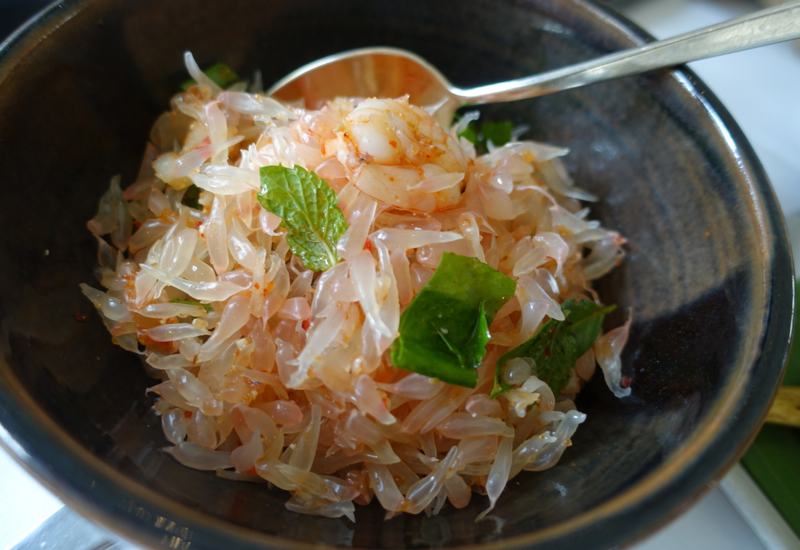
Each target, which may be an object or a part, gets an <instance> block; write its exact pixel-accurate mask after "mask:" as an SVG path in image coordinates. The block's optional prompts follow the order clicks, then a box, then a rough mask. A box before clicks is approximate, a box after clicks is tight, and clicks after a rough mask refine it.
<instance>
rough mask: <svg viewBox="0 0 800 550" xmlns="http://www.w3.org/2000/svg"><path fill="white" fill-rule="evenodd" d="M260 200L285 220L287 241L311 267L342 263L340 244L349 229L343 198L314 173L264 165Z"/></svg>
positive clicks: (301, 169) (325, 266) (317, 267)
mask: <svg viewBox="0 0 800 550" xmlns="http://www.w3.org/2000/svg"><path fill="white" fill-rule="evenodd" d="M260 174H261V192H260V193H259V194H258V202H260V203H261V205H262V206H263V207H264V208H266V209H267V210H269V211H270V212H272V213H273V214H275V215H276V216H280V217H281V218H282V219H283V221H282V222H281V227H285V228H286V229H287V230H288V234H287V235H286V242H287V243H289V247H290V248H291V249H292V253H293V254H294V255H295V256H298V257H299V258H300V261H302V262H303V265H305V266H306V267H307V268H309V269H312V270H314V271H325V270H326V269H329V268H331V267H333V266H334V265H336V264H337V263H339V254H337V252H336V243H337V242H339V237H341V236H342V233H344V232H345V231H346V230H347V222H346V221H345V219H344V214H342V211H341V210H340V209H339V206H338V203H339V198H338V197H337V196H336V192H335V191H334V190H333V189H331V188H330V186H329V185H328V184H327V183H325V182H324V181H323V180H322V179H320V178H319V176H317V175H316V174H315V173H314V172H309V171H308V170H306V169H305V168H302V167H300V166H295V167H294V168H286V167H285V166H263V167H262V168H261V172H260Z"/></svg>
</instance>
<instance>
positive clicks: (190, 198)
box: [181, 184, 203, 210]
mask: <svg viewBox="0 0 800 550" xmlns="http://www.w3.org/2000/svg"><path fill="white" fill-rule="evenodd" d="M199 200H200V188H199V187H197V186H196V185H195V184H191V185H190V186H189V187H187V188H186V192H185V193H184V194H183V198H182V199H181V202H182V203H183V204H185V205H186V206H188V207H189V208H194V209H195V210H202V209H203V207H202V206H200V203H199V202H198V201H199Z"/></svg>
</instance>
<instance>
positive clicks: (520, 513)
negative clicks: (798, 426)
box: [0, 0, 793, 549]
mask: <svg viewBox="0 0 800 550" xmlns="http://www.w3.org/2000/svg"><path fill="white" fill-rule="evenodd" d="M642 39H643V38H642V34H641V33H640V32H639V31H637V30H636V29H633V28H631V27H630V26H628V25H627V24H625V23H623V22H621V21H620V20H619V19H617V18H615V17H614V16H612V15H609V14H608V13H606V12H604V11H602V10H601V9H600V8H597V7H594V6H592V5H589V4H586V3H583V2H581V1H579V0H563V1H555V0H538V1H524V0H519V1H512V0H503V1H495V0H483V1H470V2H460V1H458V0H439V1H437V2H431V1H400V0H396V1H386V2H371V1H366V0H340V1H339V2H322V1H318V0H311V1H303V2H281V1H274V0H269V1H262V0H235V1H230V2H212V1H205V0H172V1H170V2H158V1H155V0H140V1H136V2H134V1H123V0H85V1H69V0H68V1H66V2H63V3H60V4H57V5H53V6H52V7H51V8H49V10H46V11H45V12H44V14H43V15H41V16H40V18H39V19H38V21H37V22H35V23H34V24H32V25H30V26H28V27H27V28H25V29H24V30H23V31H21V32H20V33H18V34H17V35H16V36H14V37H13V38H12V39H11V40H10V41H9V42H7V43H6V46H5V48H4V49H3V52H2V58H0V167H1V168H2V177H3V183H2V185H0V227H1V228H2V229H1V230H0V266H2V267H1V268H0V316H1V320H0V322H2V339H1V340H0V349H1V350H2V359H0V423H2V425H3V428H4V429H3V430H2V431H1V432H0V435H1V436H2V440H3V441H4V442H5V444H6V446H8V447H10V448H11V450H12V452H13V453H14V454H15V455H16V456H17V457H18V458H19V459H20V460H21V461H22V462H23V463H25V464H26V465H27V466H28V467H29V469H31V471H33V472H34V473H35V474H36V475H37V476H38V477H39V478H40V479H41V480H42V481H43V482H44V483H46V484H48V485H49V486H50V487H52V488H53V489H54V490H56V491H57V492H58V493H59V494H60V495H61V496H62V497H63V498H65V499H66V500H67V502H69V503H70V504H72V505H74V506H76V507H77V508H78V509H79V510H81V511H83V512H84V513H86V514H87V515H90V516H91V517H93V518H95V519H96V520H98V521H101V522H103V523H105V524H106V525H108V526H109V527H111V528H113V529H115V530H117V531H118V532H120V533H122V534H124V535H125V536H127V537H130V538H133V539H136V540H138V541H139V542H140V543H143V544H146V545H149V546H152V547H155V548H161V547H163V548H189V547H191V548H192V549H204V548H209V549H210V548H230V549H238V548H262V547H287V546H290V547H297V548H300V547H303V548H305V547H308V544H309V543H317V542H323V543H326V544H330V545H340V546H353V547H360V548H369V547H373V548H433V547H457V546H458V547H460V546H469V545H482V544H490V543H491V545H492V547H493V548H501V547H502V548H506V547H517V546H523V545H524V546H531V547H535V548H555V547H558V548H578V547H580V548H583V549H591V548H607V547H611V546H614V545H618V544H624V543H627V542H630V541H631V540H633V539H635V538H638V537H641V536H643V535H644V534H645V533H647V532H650V531H652V530H653V529H654V528H656V527H657V526H659V525H661V524H663V523H664V522H665V521H666V520H667V519H668V518H669V517H670V516H672V515H673V514H674V513H675V511H676V510H677V509H678V508H679V507H680V506H681V504H682V503H685V502H686V501H688V500H690V499H692V498H694V497H697V496H698V495H699V494H700V492H701V491H702V489H703V488H704V487H708V486H709V483H708V482H709V481H710V480H712V479H715V478H716V477H717V476H719V475H721V473H722V472H723V471H724V470H725V468H726V467H727V466H729V465H730V464H731V463H732V462H733V461H734V460H735V459H736V458H737V457H738V455H739V454H740V453H741V452H742V451H743V450H744V448H745V447H746V445H747V443H748V442H749V441H750V439H751V438H752V436H753V434H754V431H755V430H756V429H757V427H758V425H759V424H760V422H761V419H762V416H763V414H764V412H765V410H766V407H767V406H768V404H769V402H770V400H771V398H772V395H773V393H774V391H775V388H776V386H777V384H778V383H779V380H780V377H781V372H782V368H783V365H784V360H785V356H786V352H787V349H788V346H789V339H790V331H791V329H790V327H791V317H792V303H793V300H792V298H791V296H792V284H791V283H792V266H791V259H790V256H789V252H788V248H787V241H786V236H785V230H784V228H783V221H782V219H781V216H780V213H779V210H778V208H777V205H776V202H775V198H774V196H773V194H772V190H771V188H770V186H769V183H768V182H767V180H766V178H765V176H764V174H763V171H762V169H761V167H760V165H759V163H758V161H757V159H756V158H755V157H754V155H753V153H752V151H751V149H750V147H749V146H748V144H747V142H746V141H745V139H744V137H743V136H742V135H741V133H740V131H739V130H738V128H737V127H736V125H735V123H734V122H733V121H732V120H731V119H730V117H729V116H728V115H727V113H726V112H725V111H724V109H723V108H722V107H721V106H720V105H719V104H718V102H717V101H716V100H715V99H714V97H713V96H712V95H711V94H710V93H709V92H708V91H707V90H706V89H705V87H704V86H703V84H702V83H700V82H699V81H698V80H697V79H696V78H695V77H694V76H693V75H692V74H691V73H689V72H687V71H673V72H667V71H662V72H658V73H653V74H650V75H646V76H641V77H636V78H628V79H625V80H621V81H616V82H610V83H606V84H601V85H596V86H593V87H590V88H585V89H580V90H575V91H571V92H566V93H561V94H558V95H554V96H550V97H543V98H539V99H535V100H528V101H519V102H516V103H510V104H506V105H497V106H492V107H488V108H485V109H483V116H484V118H485V119H486V120H512V121H514V122H515V123H519V124H523V123H524V124H528V125H530V130H529V131H528V132H527V133H526V134H525V135H524V138H526V139H533V140H537V141H543V142H548V143H552V144H556V145H560V146H566V147H569V148H570V149H571V153H570V155H569V156H568V157H566V163H567V168H568V170H569V172H570V174H571V175H572V177H573V178H574V180H575V181H576V182H577V183H578V184H579V185H580V186H582V187H584V188H586V189H588V190H589V191H591V192H593V193H595V194H596V195H598V196H599V197H600V201H599V202H598V203H596V204H593V205H592V206H591V208H592V216H593V217H595V218H597V219H600V220H601V221H602V222H603V225H605V226H607V227H611V228H612V229H616V230H618V231H620V232H621V233H622V234H623V235H624V236H625V237H626V238H627V239H628V256H627V258H626V260H625V261H624V262H623V263H622V265H621V266H620V267H619V268H617V269H616V270H615V271H614V272H613V273H612V274H611V275H609V276H607V277H606V278H604V279H603V280H601V281H600V282H599V284H598V285H597V289H598V290H599V292H600V296H601V298H602V299H603V300H604V301H605V302H606V303H615V304H617V305H619V306H620V307H619V309H618V310H617V312H616V313H615V314H613V315H611V316H610V317H609V319H608V320H607V322H608V326H609V327H611V326H617V325H619V324H621V323H622V322H624V320H625V318H626V317H627V315H628V312H632V315H633V320H634V322H633V327H632V330H631V338H630V341H629V343H628V346H627V347H626V349H625V353H624V356H623V363H624V369H623V371H624V374H625V375H626V376H629V377H630V378H631V379H632V388H633V393H632V396H631V397H628V398H624V399H622V400H619V399H616V398H615V397H613V395H612V394H611V393H610V392H609V390H608V389H607V387H606V386H605V384H604V383H603V380H602V377H600V376H595V378H594V379H593V380H592V381H591V383H590V384H589V385H588V386H587V387H586V388H585V390H584V391H583V392H582V393H581V394H580V396H579V399H578V402H577V406H578V409H579V410H581V411H582V412H585V413H587V415H588V420H587V421H586V423H585V424H584V425H582V426H581V427H580V429H579V430H578V432H577V434H576V435H575V437H574V438H573V445H572V446H571V447H570V448H569V449H567V451H566V453H565V454H564V456H563V458H562V460H561V461H560V462H559V463H558V465H557V466H555V467H554V468H552V469H550V470H548V471H545V472H539V473H524V474H523V475H521V476H519V477H518V478H516V479H514V480H513V482H512V483H511V484H510V485H509V487H508V488H507V489H506V491H505V493H504V494H503V496H502V497H501V498H500V500H499V502H498V506H497V508H496V510H495V511H494V512H493V514H492V516H491V518H490V519H487V520H484V521H481V522H475V516H476V515H477V514H478V513H479V512H480V511H482V510H483V509H484V508H485V507H486V506H487V500H486V498H485V497H481V496H477V495H476V496H474V498H473V499H472V501H471V504H470V505H469V506H468V507H467V508H464V509H461V510H456V509H453V508H452V507H450V506H445V508H444V509H443V510H442V512H441V513H440V514H439V515H438V516H434V517H430V518H428V517H426V516H425V515H424V514H423V515H419V516H410V515H403V516H400V517H396V518H394V519H392V520H390V521H384V520H383V516H384V511H383V510H382V509H381V508H380V507H379V506H378V505H377V504H373V505H372V506H368V507H357V511H356V518H357V521H356V523H355V524H353V523H350V522H348V521H347V520H345V519H326V518H320V517H312V516H303V515H298V514H295V513H292V512H289V511H288V510H286V509H285V508H284V502H285V501H286V499H287V497H288V495H287V494H286V493H284V492H282V491H279V490H277V489H270V488H268V487H267V486H266V485H263V484H248V483H242V482H234V481H229V480H224V479H220V478H216V477H215V476H214V474H213V473H208V472H199V471H194V470H190V469H187V468H184V467H182V466H180V465H179V464H177V463H176V462H175V461H174V460H173V459H172V458H171V457H169V456H168V455H166V454H164V453H163V452H161V451H160V448H161V447H163V446H165V445H166V444H167V441H166V440H165V439H164V437H163V435H162V432H161V429H160V422H159V419H158V417H157V416H156V415H155V414H154V412H152V410H151V406H152V404H153V401H154V397H153V395H147V394H145V389H146V388H148V387H149V386H152V385H153V384H154V383H155V382H154V380H153V379H151V378H148V376H147V375H146V374H145V373H144V371H143V369H142V367H141V364H140V361H139V359H138V358H137V357H136V356H135V355H133V354H130V353H127V352H125V351H123V350H122V349H120V348H118V347H115V346H114V345H112V343H111V340H110V337H109V335H108V334H107V332H106V330H105V328H104V327H103V324H102V322H101V320H100V319H99V318H98V316H97V314H95V313H94V312H93V308H92V306H91V304H90V303H89V302H88V301H87V300H85V299H84V298H83V297H82V296H81V294H80V292H79V288H78V284H79V283H81V282H89V283H94V282H96V278H95V275H94V266H95V264H96V242H95V240H94V238H93V237H92V236H91V235H90V233H89V232H88V231H87V229H86V221H87V220H89V219H90V218H91V217H92V216H93V215H94V213H95V211H96V208H97V201H98V199H99V197H100V195H101V194H102V192H103V191H104V189H105V188H106V187H107V185H108V180H109V178H110V177H111V176H113V175H114V174H121V175H122V181H123V186H125V185H127V184H129V183H131V182H132V181H133V179H134V177H135V175H136V173H137V171H138V166H139V162H140V159H141V155H142V152H143V150H144V145H145V143H146V141H147V139H148V133H149V128H150V126H151V125H152V123H153V122H154V120H155V118H156V117H157V116H158V114H159V113H161V112H163V111H164V110H166V109H167V108H168V102H169V98H170V97H171V95H172V94H173V93H175V92H176V90H177V89H178V86H179V84H180V83H181V82H183V81H184V80H185V79H186V78H187V77H186V74H185V72H184V69H183V67H182V53H183V51H184V50H187V49H188V50H191V51H192V52H193V53H194V55H195V57H196V58H197V59H198V60H199V62H200V64H201V65H208V64H210V63H213V62H216V61H223V62H225V63H227V64H229V65H230V66H232V67H234V68H235V69H236V70H237V71H239V73H240V74H242V75H251V74H252V73H253V71H254V70H256V69H260V70H261V73H262V76H263V81H264V83H265V84H266V85H269V84H270V83H271V82H274V81H275V80H277V79H278V78H280V77H281V76H283V75H284V74H286V73H288V72H290V71H291V70H293V69H295V68H297V67H298V66H300V65H301V64H304V63H306V62H309V61H312V60H314V59H316V58H319V57H322V56H324V55H328V54H332V53H336V52H339V51H343V50H346V49H350V48H355V47H361V46H370V45H390V46H399V47H403V48H407V49H409V50H412V51H414V52H416V53H418V54H420V55H422V56H423V57H424V58H426V59H428V60H430V61H431V62H432V63H433V64H434V65H435V66H437V67H439V68H440V69H441V70H442V72H443V73H445V74H446V75H447V76H448V77H449V78H450V79H451V80H452V81H453V82H454V83H455V84H456V85H460V86H469V85H477V84H485V83H490V82H495V81H499V80H503V79H509V78H514V77H520V76H524V75H529V74H534V73H537V72H540V71H544V70H547V69H550V68H556V67H560V66H563V65H566V64H569V63H572V62H577V61H581V60H585V59H588V58H591V57H595V56H597V55H600V54H603V53H606V52H609V51H612V50H615V49H620V48H623V47H628V46H631V45H634V44H636V43H638V42H641V40H642ZM76 314H80V315H84V316H86V317H87V318H88V321H87V322H80V321H78V320H76Z"/></svg>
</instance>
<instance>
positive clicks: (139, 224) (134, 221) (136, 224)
mask: <svg viewBox="0 0 800 550" xmlns="http://www.w3.org/2000/svg"><path fill="white" fill-rule="evenodd" d="M133 225H135V226H136V229H139V228H140V227H142V222H140V221H139V220H133Z"/></svg>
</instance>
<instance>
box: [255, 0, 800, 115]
mask: <svg viewBox="0 0 800 550" xmlns="http://www.w3.org/2000/svg"><path fill="white" fill-rule="evenodd" d="M795 38H800V1H796V2H792V3H789V4H785V5H782V6H777V7H774V8H770V9H766V10H761V11H757V12H755V13H752V14H749V15H745V16H743V17H737V18H734V19H731V20H729V21H725V22H722V23H719V24H717V25H711V26H709V27H704V28H702V29H698V30H696V31H692V32H688V33H685V34H681V35H678V36H675V37H673V38H669V39H667V40H659V41H655V42H651V43H649V44H645V45H644V46H639V47H637V48H631V49H628V50H623V51H621V52H618V53H613V54H610V55H606V56H603V57H600V58H597V59H592V60H589V61H585V62H583V63H578V64H576V65H572V66H569V67H564V68H561V69H556V70H553V71H549V72H545V73H542V74H539V75H534V76H529V77H526V78H519V79H516V80H510V81H507V82H499V83H496V84H489V85H486V86H479V87H477V88H471V89H461V88H457V87H455V86H453V85H452V84H451V83H450V82H449V81H448V80H447V78H445V76H444V75H443V74H442V73H441V72H439V70H438V69H436V67H434V66H433V65H431V64H430V63H428V62H427V61H425V60H424V59H423V58H421V57H420V56H418V55H416V54H414V53H411V52H409V51H407V50H403V49H399V48H388V47H369V48H359V49H356V50H349V51H345V52H342V53H339V54H334V55H331V56H328V57H324V58H322V59H319V60H317V61H314V62H312V63H309V64H308V65H305V66H303V67H300V68H299V69H297V70H295V71H293V72H291V73H290V74H288V75H287V76H285V77H284V78H282V79H281V80H279V81H278V82H277V83H275V84H274V85H273V86H272V87H271V88H270V89H269V90H267V94H268V95H271V96H273V97H275V98H276V99H278V100H281V101H284V102H290V103H296V102H301V103H302V102H303V101H305V106H306V107H308V108H311V109H319V108H320V107H322V105H323V104H324V103H325V102H326V101H329V100H331V99H334V98H336V97H399V96H402V95H408V96H409V101H410V102H411V103H414V104H416V105H420V106H423V107H426V108H427V109H428V110H429V111H430V112H431V113H434V116H435V117H436V119H437V121H438V122H439V123H440V124H442V125H444V126H445V127H446V126H449V124H450V122H451V121H452V120H453V113H455V111H456V109H458V108H459V107H461V106H463V105H466V104H472V105H480V104H484V103H499V102H504V101H512V100H517V99H527V98H531V97H538V96H542V95H547V94H551V93H553V92H558V91H561V90H569V89H572V88H578V87H581V86H586V85H589V84H594V83H597V82H603V81H606V80H612V79H615V78H620V77H623V76H630V75H633V74H640V73H643V72H647V71H651V70H654V69H661V68H664V67H673V66H675V65H679V64H681V63H686V62H688V61H696V60H698V59H706V58H708V57H714V56H717V55H723V54H726V53H731V52H737V51H741V50H746V49H750V48H756V47H758V46H765V45H767V44H774V43H776V42H782V41H784V40H793V39H795Z"/></svg>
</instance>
